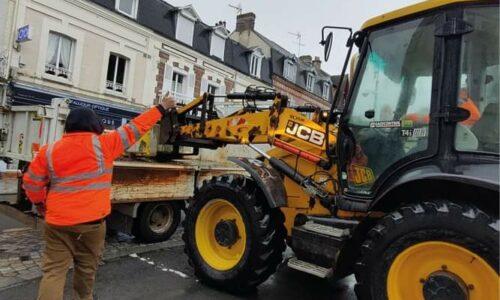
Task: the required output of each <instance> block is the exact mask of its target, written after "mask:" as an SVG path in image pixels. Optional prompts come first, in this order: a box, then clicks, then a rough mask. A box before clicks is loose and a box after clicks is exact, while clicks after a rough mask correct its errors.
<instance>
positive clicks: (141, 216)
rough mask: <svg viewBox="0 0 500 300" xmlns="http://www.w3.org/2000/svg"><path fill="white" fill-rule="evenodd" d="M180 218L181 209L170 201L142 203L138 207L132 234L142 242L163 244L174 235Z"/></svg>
mask: <svg viewBox="0 0 500 300" xmlns="http://www.w3.org/2000/svg"><path fill="white" fill-rule="evenodd" d="M180 218H181V209H180V207H179V205H177V204H176V203H174V202H172V201H167V202H149V203H144V204H142V205H141V206H140V207H139V213H138V216H137V218H136V219H135V221H134V228H133V233H134V235H135V236H136V238H137V239H139V240H140V241H142V242H146V243H156V242H163V241H166V240H168V239H169V238H170V237H171V236H172V234H174V232H175V230H176V229H177V226H178V225H179V221H180Z"/></svg>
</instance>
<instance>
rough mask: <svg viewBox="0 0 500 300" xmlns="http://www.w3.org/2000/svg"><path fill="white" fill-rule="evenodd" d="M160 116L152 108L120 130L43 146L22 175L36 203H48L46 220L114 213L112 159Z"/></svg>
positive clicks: (80, 135)
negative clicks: (111, 198)
mask: <svg viewBox="0 0 500 300" xmlns="http://www.w3.org/2000/svg"><path fill="white" fill-rule="evenodd" d="M160 118H161V113H160V111H159V109H158V108H152V109H150V110H148V111H146V112H144V113H142V114H141V115H139V116H138V117H136V118H135V119H133V120H132V121H131V122H130V123H128V124H125V125H123V126H121V127H120V128H118V129H117V130H114V131H111V132H109V133H104V134H101V135H96V134H94V133H91V132H75V133H69V134H65V135H64V136H63V138H62V139H61V140H59V141H57V142H55V143H54V144H51V145H48V146H47V145H44V146H43V147H42V148H41V149H40V151H39V152H38V153H37V155H36V157H35V158H34V159H33V161H32V162H31V164H30V167H29V169H28V171H27V172H26V173H25V174H24V177H23V187H24V189H25V191H26V195H27V196H28V198H29V199H30V200H31V201H32V202H33V203H35V204H37V203H43V202H44V201H46V207H47V211H46V215H45V221H46V222H47V223H49V224H53V225H75V224H80V223H85V222H89V221H94V220H98V219H101V218H104V217H105V216H107V215H108V214H109V213H110V212H111V201H110V193H111V177H112V171H113V161H114V160H115V159H117V158H118V157H120V155H121V154H122V153H123V152H124V151H125V149H127V148H128V147H130V146H131V145H133V144H134V143H135V142H136V141H137V140H138V139H139V138H140V137H141V136H142V135H143V134H144V133H146V132H147V131H148V130H149V129H151V128H152V127H153V126H154V125H155V124H156V122H158V120H160Z"/></svg>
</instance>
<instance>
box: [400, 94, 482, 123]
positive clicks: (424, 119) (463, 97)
mask: <svg viewBox="0 0 500 300" xmlns="http://www.w3.org/2000/svg"><path fill="white" fill-rule="evenodd" d="M458 107H460V108H463V109H465V110H467V111H468V112H469V117H468V118H467V119H466V120H463V121H461V122H460V124H462V125H466V126H469V127H471V126H473V125H474V124H476V123H477V121H479V119H481V112H480V111H479V108H478V107H477V105H476V104H475V103H474V100H472V99H471V98H470V97H469V92H468V91H467V89H466V88H461V89H460V91H459V93H458ZM403 119H404V120H411V121H413V122H415V123H417V124H429V115H420V114H416V113H411V114H407V115H405V116H404V118H403Z"/></svg>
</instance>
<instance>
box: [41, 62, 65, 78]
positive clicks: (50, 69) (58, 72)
mask: <svg viewBox="0 0 500 300" xmlns="http://www.w3.org/2000/svg"><path fill="white" fill-rule="evenodd" d="M45 73H46V74H50V75H54V76H57V77H62V78H66V79H71V71H70V70H69V69H66V68H63V67H56V66H55V65H52V64H46V65H45Z"/></svg>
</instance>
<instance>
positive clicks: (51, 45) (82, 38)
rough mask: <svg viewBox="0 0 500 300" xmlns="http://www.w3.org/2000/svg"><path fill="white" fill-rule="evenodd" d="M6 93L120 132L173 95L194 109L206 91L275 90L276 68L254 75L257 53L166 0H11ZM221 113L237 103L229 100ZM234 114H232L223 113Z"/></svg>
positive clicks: (4, 39)
mask: <svg viewBox="0 0 500 300" xmlns="http://www.w3.org/2000/svg"><path fill="white" fill-rule="evenodd" d="M0 5H1V6H2V7H0V26H1V27H0V29H2V30H0V66H3V67H0V88H2V90H0V92H3V93H2V94H0V95H1V96H0V97H2V99H1V101H2V103H4V104H7V105H26V104H47V103H49V102H50V100H51V99H52V98H54V97H65V98H69V99H70V100H71V104H70V106H72V107H76V106H86V107H91V108H92V109H94V110H96V112H97V113H98V114H99V115H100V116H101V118H102V120H103V122H104V124H105V125H106V127H108V128H115V127H117V126H120V125H121V124H123V123H124V122H127V120H128V119H130V118H131V117H133V116H134V115H136V114H137V113H138V112H140V111H142V110H143V109H144V108H145V107H148V106H150V105H152V104H154V103H156V102H157V101H158V99H159V98H160V97H161V96H162V94H164V93H166V92H167V91H169V92H170V93H172V94H173V95H174V97H175V98H176V99H177V100H178V101H179V102H187V101H189V100H191V99H192V98H193V97H195V96H198V95H200V94H201V93H203V92H205V91H209V92H212V93H220V94H224V93H228V92H233V91H243V90H244V89H245V88H246V87H247V86H249V85H257V86H266V87H270V86H271V85H272V79H271V75H270V72H269V68H268V67H267V66H268V65H269V62H266V61H261V62H260V64H261V65H262V67H259V72H252V71H251V66H250V65H251V64H250V57H251V54H252V51H251V49H248V48H245V47H243V46H242V45H240V44H239V43H237V42H235V41H233V40H231V39H229V38H228V36H229V31H228V30H227V29H226V28H225V24H224V22H219V23H217V24H214V25H213V26H210V25H207V24H205V23H203V22H202V21H201V19H200V17H199V15H198V13H197V12H196V10H195V9H194V8H193V7H192V6H186V7H174V6H172V5H170V4H168V3H166V2H164V1H161V0H9V1H7V2H5V1H2V3H1V4H0ZM219 106H220V107H223V106H231V103H230V102H227V101H225V100H224V99H222V102H221V103H219ZM220 110H221V111H222V112H224V109H220Z"/></svg>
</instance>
